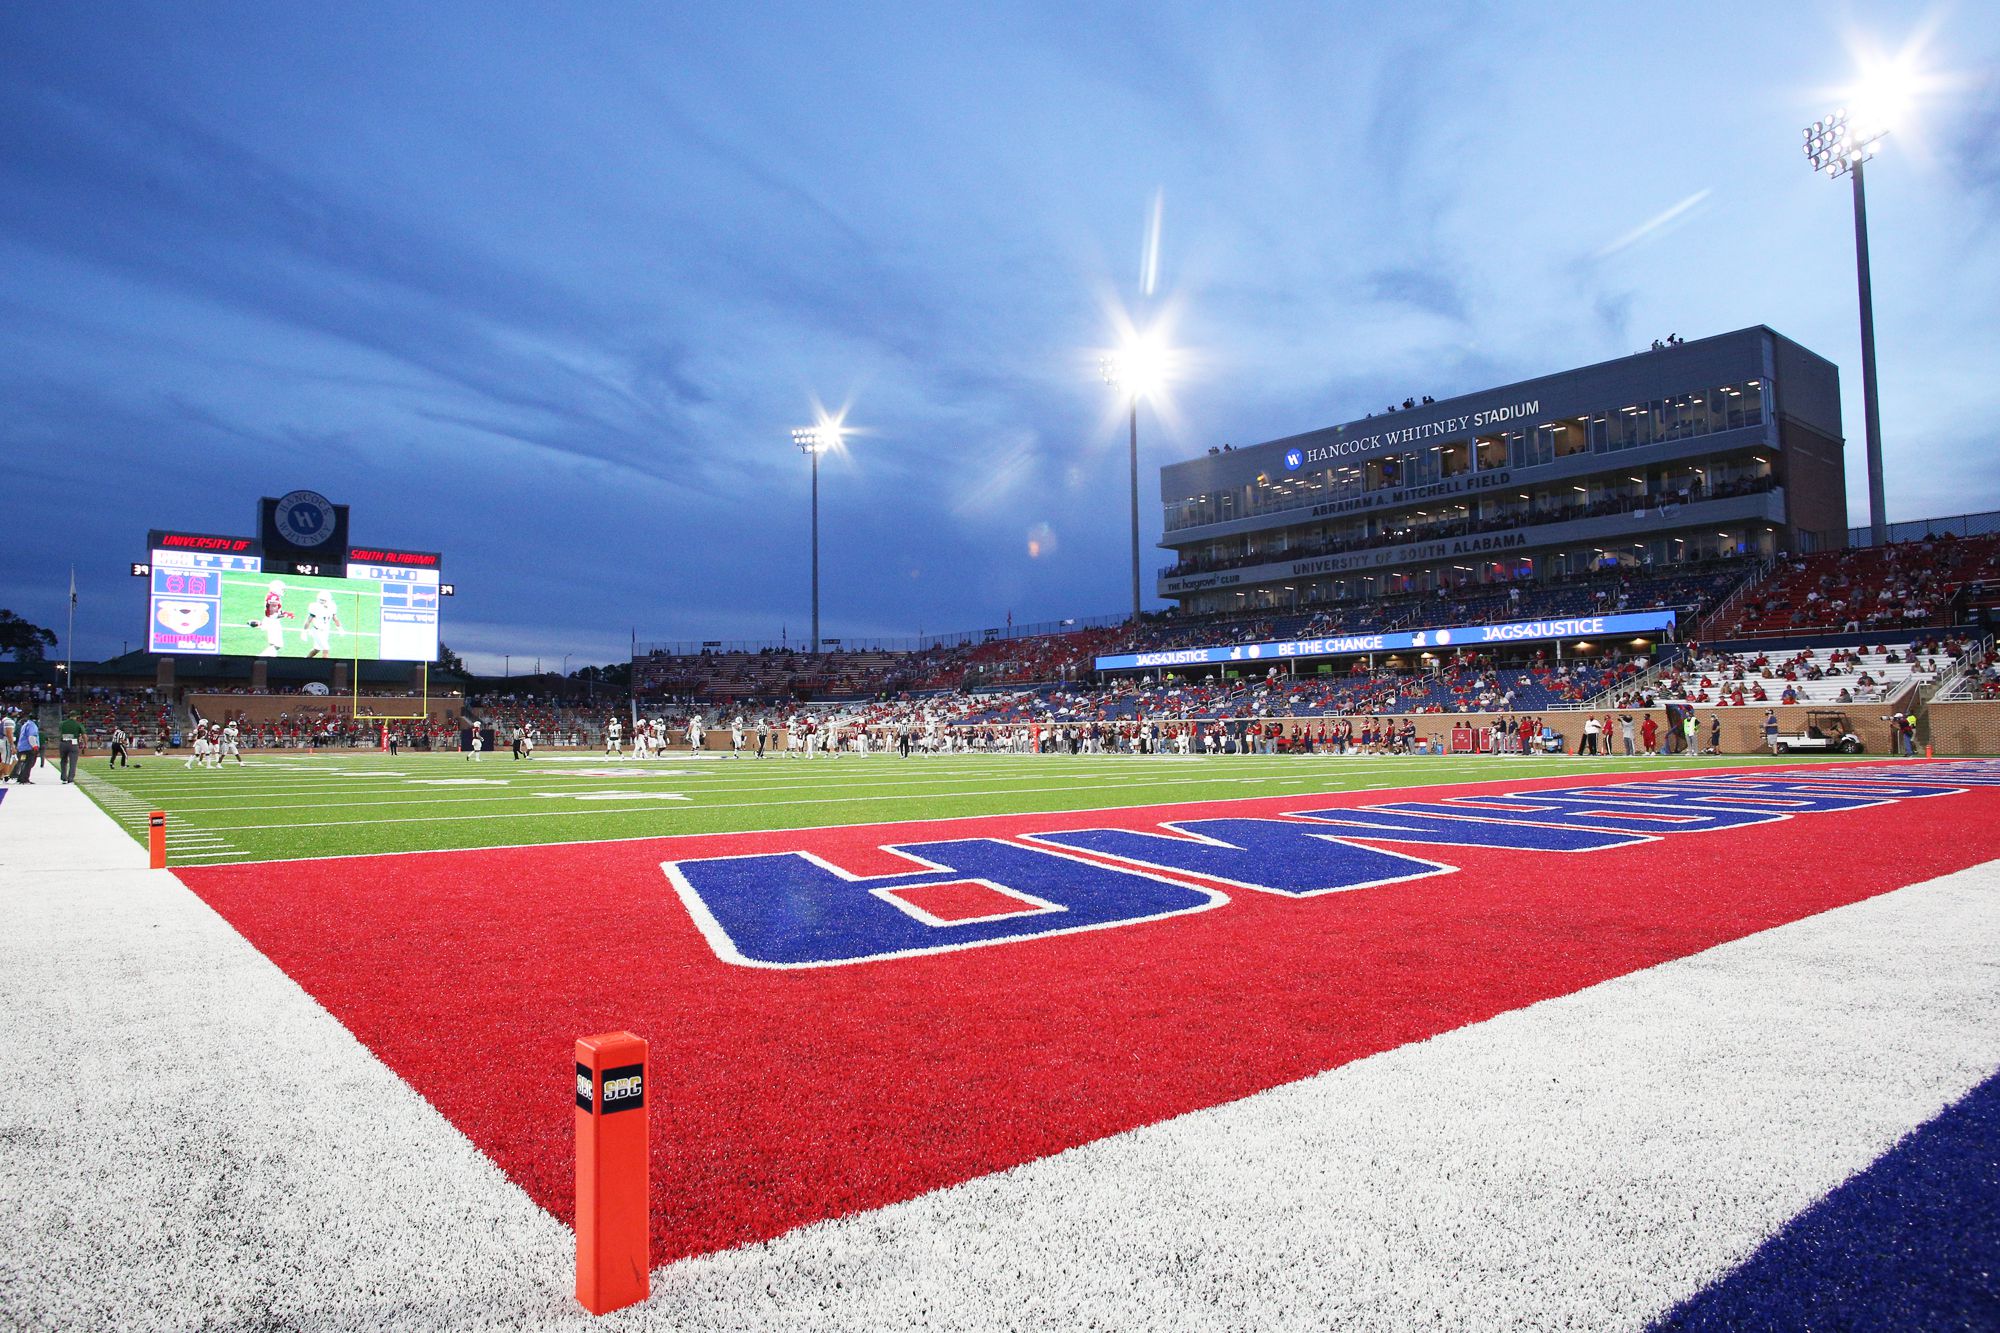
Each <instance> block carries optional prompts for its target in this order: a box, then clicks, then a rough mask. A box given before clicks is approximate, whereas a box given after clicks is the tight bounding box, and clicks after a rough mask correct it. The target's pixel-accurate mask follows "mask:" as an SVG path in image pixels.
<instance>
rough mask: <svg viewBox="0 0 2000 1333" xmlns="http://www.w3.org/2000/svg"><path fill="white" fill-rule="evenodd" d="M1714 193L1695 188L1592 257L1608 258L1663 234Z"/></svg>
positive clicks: (1705, 189)
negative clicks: (1683, 197) (1692, 191)
mask: <svg viewBox="0 0 2000 1333" xmlns="http://www.w3.org/2000/svg"><path fill="white" fill-rule="evenodd" d="M1714 193H1715V191H1714V189H1712V188H1708V187H1704V188H1702V189H1699V190H1696V191H1695V192H1694V193H1693V194H1691V195H1689V196H1687V197H1686V198H1685V199H1682V200H1680V201H1679V202H1677V203H1674V204H1671V205H1669V206H1668V207H1666V208H1663V209H1661V210H1660V211H1659V212H1657V213H1655V214H1653V216H1651V217H1649V218H1647V219H1646V220H1645V221H1644V222H1641V223H1640V224H1639V225H1638V226H1636V227H1634V228H1632V230H1630V231H1628V232H1626V233H1625V234H1624V235H1623V236H1620V237H1619V238H1618V239H1617V240H1615V241H1613V242H1611V244H1609V245H1607V246H1605V247H1604V248H1603V249H1602V250H1599V251H1598V252H1597V253H1596V254H1595V255H1593V256H1592V258H1595V259H1609V258H1610V257H1611V256H1612V255H1615V254H1617V253H1618V252H1619V251H1621V250H1629V249H1631V248H1632V247H1633V246H1635V245H1639V244H1642V243H1643V242H1646V241H1649V240H1653V239H1656V238H1657V237H1659V236H1662V235H1664V234H1665V233H1666V231H1667V230H1668V229H1669V228H1670V227H1672V226H1673V225H1674V224H1675V223H1676V222H1679V221H1680V220H1682V219H1684V218H1686V217H1687V216H1688V215H1689V214H1691V213H1693V212H1694V210H1696V209H1697V208H1700V207H1701V206H1702V204H1703V203H1705V202H1707V200H1708V197H1709V196H1710V195H1711V194H1714Z"/></svg>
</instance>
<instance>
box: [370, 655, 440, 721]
mask: <svg viewBox="0 0 2000 1333" xmlns="http://www.w3.org/2000/svg"><path fill="white" fill-rule="evenodd" d="M419 666H420V668H421V671H420V675H419V680H420V683H421V688H420V690H419V692H418V695H417V699H416V704H417V711H416V712H414V713H378V712H374V711H372V710H371V711H368V712H363V711H362V708H361V703H362V694H361V659H360V658H359V657H356V658H355V659H354V694H353V697H352V707H351V709H350V712H351V714H352V716H353V718H354V720H355V721H357V722H422V721H423V720H424V719H426V718H428V717H429V716H430V715H431V664H430V663H429V662H423V663H419Z"/></svg>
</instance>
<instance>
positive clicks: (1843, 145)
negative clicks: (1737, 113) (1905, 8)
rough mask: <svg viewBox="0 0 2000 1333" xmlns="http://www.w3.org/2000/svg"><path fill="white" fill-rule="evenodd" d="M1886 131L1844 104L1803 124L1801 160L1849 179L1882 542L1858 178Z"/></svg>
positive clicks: (1872, 521) (1872, 476)
mask: <svg viewBox="0 0 2000 1333" xmlns="http://www.w3.org/2000/svg"><path fill="white" fill-rule="evenodd" d="M1888 132H1889V131H1888V130H1887V129H1886V128H1884V127H1880V126H1868V125H1859V126H1857V125H1854V124H1852V123H1851V122H1850V121H1849V118H1848V114H1847V110H1846V108H1842V109H1841V110H1839V111H1836V112H1834V113H1833V114H1832V115H1830V116H1828V117H1827V118H1826V119H1825V120H1816V121H1814V122H1813V123H1812V124H1810V125H1808V126H1806V130H1805V151H1806V160H1807V161H1808V162H1811V163H1812V168H1813V170H1814V171H1824V172H1825V173H1826V174H1827V175H1829V176H1831V177H1833V178H1834V179H1836V180H1837V179H1839V178H1840V177H1841V176H1852V177H1853V178H1854V275H1855V281H1856V284H1857V285H1858V286H1859V288H1860V295H1861V415H1862V424H1863V428H1864V429H1865V430H1866V432H1867V436H1866V438H1867V443H1868V541H1869V544H1870V545H1872V546H1883V545H1886V544H1887V543H1888V540H1889V523H1888V519H1887V517H1886V515H1885V514H1884V512H1883V510H1884V508H1885V506H1884V503H1883V498H1882V411H1881V407H1880V406H1879V404H1878V403H1877V402H1876V398H1875V298H1874V294H1873V291H1872V289H1871V287H1870V284H1869V280H1868V196H1867V192H1866V189H1865V187H1864V186H1863V183H1862V170H1861V166H1862V163H1864V162H1866V161H1867V160H1868V159H1869V158H1871V157H1873V156H1875V147H1876V145H1877V144H1879V143H1881V142H1882V138H1883V136H1884V135H1886V134H1888Z"/></svg>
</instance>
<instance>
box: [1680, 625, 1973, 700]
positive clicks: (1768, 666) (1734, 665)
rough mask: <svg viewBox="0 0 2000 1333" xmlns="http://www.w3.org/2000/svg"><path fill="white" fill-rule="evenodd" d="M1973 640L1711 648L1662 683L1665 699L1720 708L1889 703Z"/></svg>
mask: <svg viewBox="0 0 2000 1333" xmlns="http://www.w3.org/2000/svg"><path fill="white" fill-rule="evenodd" d="M1969 646H1970V645H1966V644H1961V643H1958V642H1956V641H1953V640H1927V641H1923V642H1919V643H1914V644H1912V643H1891V644H1875V645H1872V646H1870V645H1863V644H1857V645H1855V646H1854V647H1852V648H1810V649H1800V650H1798V651H1796V652H1778V653H1770V654H1764V653H1730V652H1706V653H1703V654H1701V655H1700V656H1698V657H1694V658H1691V659H1688V660H1685V661H1680V662H1677V663H1675V664H1674V667H1673V669H1671V670H1668V671H1663V672H1662V673H1661V675H1660V677H1659V679H1658V681H1657V682H1656V683H1655V684H1654V687H1653V689H1654V693H1655V694H1656V695H1657V697H1659V698H1661V699H1673V700H1682V701H1686V702H1688V703H1695V704H1701V705H1713V706H1715V707H1719V708H1720V707H1757V708H1770V707H1775V706H1777V705H1779V704H1788V703H1790V704H1809V705H1845V704H1867V703H1887V702H1888V701H1890V700H1891V699H1894V698H1895V697H1896V696H1897V695H1899V694H1901V693H1902V692H1903V691H1904V690H1906V689H1908V688H1909V686H1910V685H1911V684H1912V683H1915V684H1918V685H1923V684H1927V683H1928V682H1930V681H1933V680H1935V679H1937V678H1938V676H1939V675H1941V674H1943V673H1944V672H1946V671H1949V670H1950V669H1951V667H1952V665H1953V663H1954V662H1955V661H1956V660H1957V658H1958V656H1959V654H1960V653H1961V652H1963V651H1965V649H1966V648H1967V647H1969Z"/></svg>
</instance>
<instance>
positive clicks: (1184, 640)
mask: <svg viewBox="0 0 2000 1333" xmlns="http://www.w3.org/2000/svg"><path fill="white" fill-rule="evenodd" d="M1753 571H1754V566H1752V565H1751V564H1750V563H1749V562H1747V561H1741V560H1730V561H1724V562H1720V563H1718V564H1713V565H1709V566H1703V567H1693V568H1679V569H1674V570H1671V571H1666V572H1662V573H1646V572H1643V571H1634V570H1629V569H1622V568H1612V569H1607V570H1605V571H1602V572H1600V573H1597V574H1593V575H1591V576H1590V577H1587V578H1582V579H1573V580H1565V581H1561V582H1550V583H1515V584H1501V585H1475V586H1468V587H1464V588H1455V589H1440V590H1438V591H1434V592H1425V593H1408V594H1402V595H1399V596H1392V597H1387V598H1375V599H1368V600H1354V601H1349V602H1343V603H1337V604H1331V605H1324V606H1316V607H1310V608H1306V609H1302V610H1299V611H1291V612H1283V613H1277V612H1259V613H1256V614H1253V615H1248V616H1245V615H1235V616H1210V617H1186V616H1178V615H1165V616H1158V617H1154V618H1150V619H1148V620H1145V621H1143V622H1142V623H1140V624H1138V625H1136V626H1134V625H1118V626H1112V627H1108V628H1097V629H1080V630H1073V631H1069V632H1066V633H1061V634H1045V635H1034V636H1023V637H1019V638H1001V637H995V638H993V639H990V640H986V641H983V642H978V643H968V644H957V645H950V646H937V647H933V648H928V649H924V650H921V651H918V652H910V653H890V652H869V651H843V652H834V653H801V652H796V651H793V650H790V649H765V650H764V651H762V652H703V653H699V654H691V655H684V656H671V655H667V654H663V653H654V654H649V655H647V656H645V657H642V658H640V659H638V660H637V661H635V662H634V663H633V674H634V681H635V683H636V685H637V689H638V692H639V694H640V696H641V697H642V698H659V699H676V700H694V701H696V702H698V703H699V704H702V705H705V706H709V707H715V706H722V707H738V706H741V707H753V708H754V707H759V706H770V705H777V704H782V703H787V702H791V701H803V700H821V701H827V700H859V699H883V698H895V697H897V696H900V695H905V694H917V693H922V692H925V691H935V690H955V689H968V688H985V687H992V686H1000V685H1032V684H1047V683H1060V682H1064V681H1076V680H1082V679H1087V678H1088V677H1089V675H1090V673H1091V669H1092V663H1093V659H1095V658H1096V657H1097V656H1099V655H1104V654H1112V653H1129V652H1152V651H1160V650H1165V649H1173V648H1186V647H1194V646H1197V645H1203V644H1232V643H1254V642H1262V641H1271V640H1281V639H1295V638H1310V637H1317V636H1322V635H1329V634H1365V633H1374V632H1381V631H1390V630H1398V629H1414V628H1427V627H1431V626H1453V625H1464V624H1481V623H1490V622H1494V621H1502V620H1531V619H1541V618H1548V617H1554V616H1577V615H1588V614H1595V613H1610V612H1618V611H1629V610H1642V609H1649V608H1654V607H1675V608H1680V609H1683V610H1685V611H1687V612H1689V613H1691V614H1699V613H1700V612H1702V611H1705V610H1707V609H1709V608H1711V607H1714V606H1716V605H1719V604H1720V603H1721V602H1723V601H1724V600H1726V599H1727V598H1728V596H1729V595H1730V594H1731V593H1732V592H1733V591H1734V590H1735V589H1736V588H1737V587H1738V586H1739V585H1741V584H1742V582H1743V581H1744V579H1746V578H1747V577H1748V576H1749V575H1750V574H1751V573H1752V572H1753ZM1511 688H1513V689H1514V690H1515V691H1516V692H1517V694H1518V695H1519V696H1520V698H1522V699H1523V700H1537V701H1536V702H1532V703H1523V705H1522V706H1526V707H1545V706H1548V705H1547V704H1546V703H1544V702H1541V701H1539V699H1540V696H1538V695H1537V693H1536V691H1537V690H1538V689H1539V686H1537V685H1536V684H1535V683H1533V682H1530V683H1529V684H1527V685H1526V686H1523V685H1522V684H1521V683H1519V682H1514V683H1512V685H1511ZM1505 692H1506V691H1504V690H1503V691H1499V693H1505ZM1464 693H1465V691H1463V690H1460V689H1458V688H1457V687H1456V686H1455V685H1453V684H1447V685H1441V686H1439V687H1437V688H1436V689H1434V690H1426V691H1425V692H1424V698H1425V699H1426V701H1427V702H1429V703H1432V704H1436V705H1438V706H1439V707H1444V706H1446V705H1448V704H1451V703H1456V702H1458V701H1460V699H1461V698H1462V696H1463V695H1464ZM1473 693H1477V691H1473ZM1552 697H1554V698H1564V697H1567V696H1565V695H1562V694H1561V693H1560V692H1558V693H1557V694H1556V695H1554V696H1552ZM1586 697H1587V696H1586Z"/></svg>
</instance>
